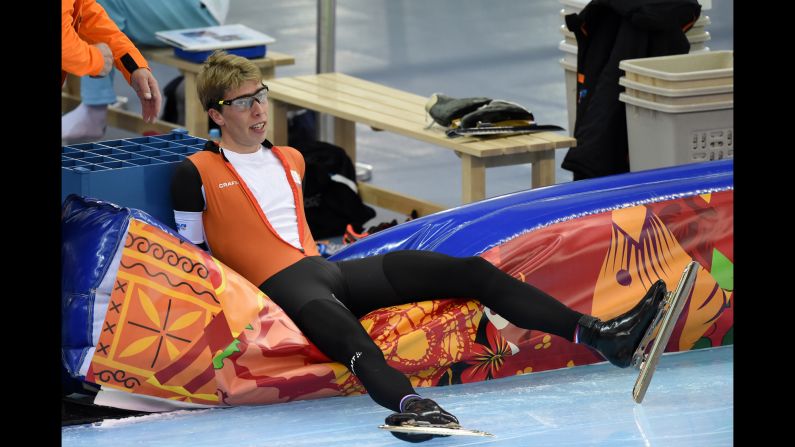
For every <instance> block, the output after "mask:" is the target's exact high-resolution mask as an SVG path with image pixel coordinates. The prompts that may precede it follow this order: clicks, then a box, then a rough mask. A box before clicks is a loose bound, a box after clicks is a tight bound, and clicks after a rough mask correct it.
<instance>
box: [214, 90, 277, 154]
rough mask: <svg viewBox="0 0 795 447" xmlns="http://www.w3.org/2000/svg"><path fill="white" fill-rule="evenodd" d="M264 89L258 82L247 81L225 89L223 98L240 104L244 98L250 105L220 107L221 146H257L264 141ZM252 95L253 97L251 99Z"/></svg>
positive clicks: (265, 112) (233, 148) (266, 119)
mask: <svg viewBox="0 0 795 447" xmlns="http://www.w3.org/2000/svg"><path fill="white" fill-rule="evenodd" d="M265 92H266V89H264V87H263V85H262V82H260V81H247V82H245V83H244V84H243V85H241V86H240V87H239V88H237V89H233V90H227V92H226V95H225V96H224V98H223V99H224V100H235V99H237V100H238V101H236V102H238V103H241V102H246V101H245V100H246V99H248V100H249V101H248V102H250V103H251V107H249V108H245V107H241V105H240V104H237V105H222V106H221V118H222V120H223V125H222V126H221V127H222V129H223V132H222V135H223V143H224V147H228V148H229V149H232V150H236V149H242V148H248V149H253V148H259V145H260V143H262V141H263V140H265V127H266V125H267V124H268V101H267V96H265V95H264V94H263V93H265ZM252 96H255V97H256V98H257V100H254V101H251V99H252V98H251V97H252ZM240 100H242V101H240ZM217 121H218V120H216V122H217ZM219 124H221V123H219Z"/></svg>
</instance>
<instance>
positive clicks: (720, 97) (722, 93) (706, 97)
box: [618, 76, 734, 106]
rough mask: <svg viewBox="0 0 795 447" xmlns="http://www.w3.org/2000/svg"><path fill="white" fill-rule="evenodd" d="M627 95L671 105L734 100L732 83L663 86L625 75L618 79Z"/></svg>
mask: <svg viewBox="0 0 795 447" xmlns="http://www.w3.org/2000/svg"><path fill="white" fill-rule="evenodd" d="M618 83H619V85H622V86H624V89H625V93H626V94H627V95H628V96H633V97H635V98H640V99H643V100H645V101H651V102H656V103H658V104H667V105H672V106H680V105H689V104H707V103H714V102H726V101H733V100H734V85H732V84H728V85H716V86H712V87H701V88H679V89H675V88H664V87H657V86H654V85H649V84H643V83H640V82H635V81H630V80H629V79H627V78H626V77H625V76H622V77H621V78H619V79H618Z"/></svg>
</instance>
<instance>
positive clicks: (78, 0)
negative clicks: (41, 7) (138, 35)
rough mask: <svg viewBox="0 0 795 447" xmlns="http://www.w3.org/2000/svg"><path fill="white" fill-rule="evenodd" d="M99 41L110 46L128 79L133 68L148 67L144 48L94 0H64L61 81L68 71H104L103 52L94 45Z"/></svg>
mask: <svg viewBox="0 0 795 447" xmlns="http://www.w3.org/2000/svg"><path fill="white" fill-rule="evenodd" d="M100 42H104V43H106V44H107V45H108V46H109V47H110V50H111V52H113V59H114V60H113V65H114V66H115V67H116V68H118V69H119V71H120V72H122V74H123V75H124V79H126V80H127V82H128V83H129V82H130V76H131V75H132V72H133V71H135V70H136V69H138V68H149V65H148V64H147V63H146V59H144V57H143V55H141V52H140V51H138V49H137V48H135V45H134V44H133V43H132V41H130V39H129V38H128V37H127V36H125V35H124V33H123V32H121V30H119V27H118V26H116V24H115V23H113V20H111V19H110V17H108V14H107V13H106V12H105V10H104V9H102V6H100V5H98V4H97V3H96V1H95V0H61V83H63V81H64V80H66V73H72V74H73V75H76V76H85V75H98V74H99V73H100V72H101V71H102V65H103V59H102V53H101V52H100V51H99V49H97V48H96V47H94V46H93V45H94V44H97V43H100Z"/></svg>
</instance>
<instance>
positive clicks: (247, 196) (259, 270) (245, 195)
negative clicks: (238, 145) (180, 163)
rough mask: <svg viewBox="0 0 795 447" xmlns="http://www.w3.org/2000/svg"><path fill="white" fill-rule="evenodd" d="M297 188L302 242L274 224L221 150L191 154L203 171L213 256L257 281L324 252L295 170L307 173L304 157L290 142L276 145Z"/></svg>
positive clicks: (206, 226) (204, 219) (205, 216)
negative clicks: (312, 227)
mask: <svg viewBox="0 0 795 447" xmlns="http://www.w3.org/2000/svg"><path fill="white" fill-rule="evenodd" d="M271 150H272V151H273V154H274V155H275V156H276V158H278V159H279V161H280V162H281V164H282V166H283V167H284V171H285V176H286V180H287V182H289V184H290V189H291V190H292V191H293V199H294V200H295V212H296V217H297V218H298V238H299V239H300V241H301V246H302V248H300V249H299V248H296V247H295V246H293V245H292V244H290V243H288V242H287V241H285V240H284V239H282V238H281V237H280V236H279V234H278V233H277V232H276V230H274V229H273V227H272V226H271V224H270V222H269V221H268V218H267V216H265V213H264V212H263V211H262V208H260V207H259V204H257V199H256V198H254V195H253V194H252V193H251V191H249V189H248V187H247V186H246V184H245V183H244V182H243V180H242V179H241V178H240V176H238V174H237V172H235V169H234V168H233V167H232V164H231V163H229V162H228V161H226V160H225V159H224V157H223V156H222V155H221V154H220V153H215V152H211V151H208V150H204V151H201V152H197V153H195V154H193V155H191V156H190V157H188V159H189V160H190V161H191V162H193V164H194V165H195V166H196V169H197V170H198V171H199V175H200V176H201V180H202V185H203V187H204V196H205V210H204V212H203V213H202V223H203V224H204V235H205V239H206V241H207V242H208V245H209V247H210V250H212V253H213V256H215V257H216V258H218V259H219V260H220V261H221V262H223V263H224V264H226V265H228V266H229V267H231V268H232V270H234V271H236V272H237V273H240V274H241V275H243V277H244V278H246V279H247V280H249V281H250V282H251V283H252V284H254V285H256V286H259V285H260V284H262V283H263V282H265V280H266V279H268V278H270V277H271V276H272V275H273V274H274V273H277V272H279V271H281V270H282V269H284V268H286V267H289V266H290V265H292V264H294V263H296V262H298V261H300V260H301V259H303V258H304V257H306V256H320V254H319V253H318V251H317V244H315V240H314V239H313V238H312V233H311V231H310V230H309V224H308V223H307V222H306V215H305V214H304V198H303V193H302V191H301V186H300V184H296V182H295V181H294V180H293V176H292V174H291V173H290V171H291V170H293V171H296V172H297V173H298V175H299V176H300V177H301V178H302V179H303V178H304V168H305V165H304V158H303V156H301V153H300V152H298V150H296V149H294V148H292V147H289V146H273V147H272V148H271Z"/></svg>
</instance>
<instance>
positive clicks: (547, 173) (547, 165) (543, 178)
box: [532, 149, 555, 188]
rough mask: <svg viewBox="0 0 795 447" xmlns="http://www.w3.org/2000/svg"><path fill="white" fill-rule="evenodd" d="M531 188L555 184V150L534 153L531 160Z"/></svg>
mask: <svg viewBox="0 0 795 447" xmlns="http://www.w3.org/2000/svg"><path fill="white" fill-rule="evenodd" d="M532 172H533V173H532V175H533V183H532V186H533V188H540V187H542V186H549V185H554V184H555V150H554V149H550V150H548V151H540V152H536V157H535V160H533V169H532Z"/></svg>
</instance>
